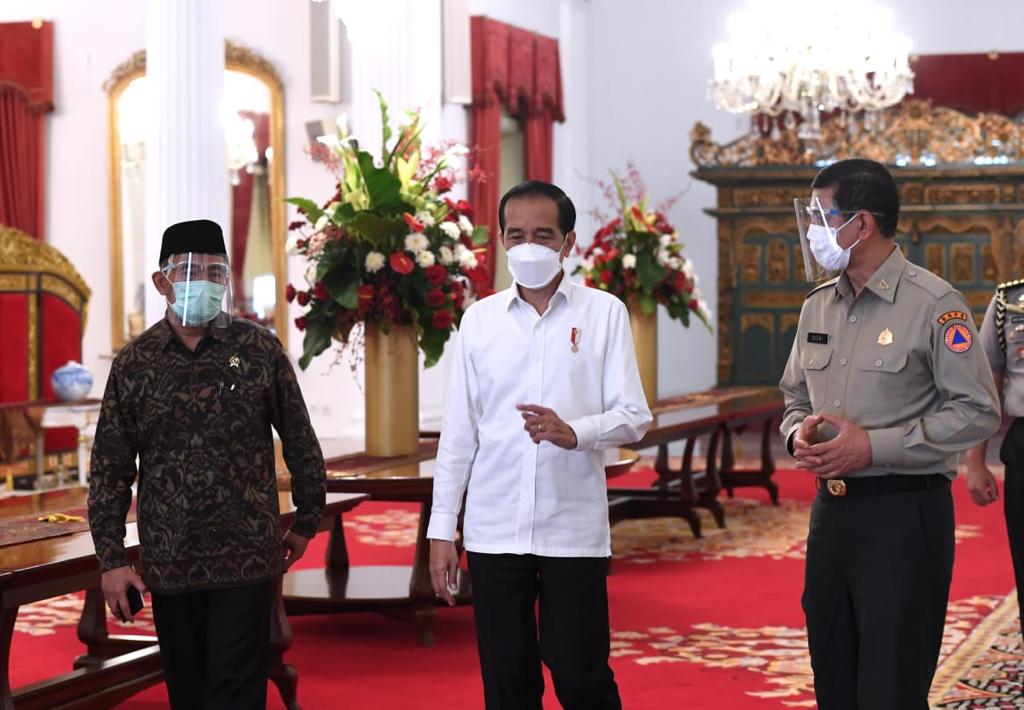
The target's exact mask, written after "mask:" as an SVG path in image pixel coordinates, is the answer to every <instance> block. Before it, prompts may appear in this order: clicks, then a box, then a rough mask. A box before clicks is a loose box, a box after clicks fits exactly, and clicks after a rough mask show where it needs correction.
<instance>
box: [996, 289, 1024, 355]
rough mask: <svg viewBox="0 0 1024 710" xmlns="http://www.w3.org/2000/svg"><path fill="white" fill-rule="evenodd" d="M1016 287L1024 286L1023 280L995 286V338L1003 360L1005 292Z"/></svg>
mask: <svg viewBox="0 0 1024 710" xmlns="http://www.w3.org/2000/svg"><path fill="white" fill-rule="evenodd" d="M1016 286H1024V279H1016V280H1014V281H1007V282H1005V283H1001V284H999V285H998V286H996V312H995V320H996V326H995V327H996V338H997V340H998V341H999V349H1000V350H1001V351H1002V353H1003V357H1004V358H1005V357H1006V329H1005V326H1006V291H1007V289H1011V288H1014V287H1016Z"/></svg>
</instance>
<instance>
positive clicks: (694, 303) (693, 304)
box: [686, 298, 697, 311]
mask: <svg viewBox="0 0 1024 710" xmlns="http://www.w3.org/2000/svg"><path fill="white" fill-rule="evenodd" d="M686 305H687V306H689V308H690V310H691V311H695V310H697V299H696V298H691V299H690V302H689V303H687V304H686Z"/></svg>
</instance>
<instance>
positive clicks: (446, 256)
mask: <svg viewBox="0 0 1024 710" xmlns="http://www.w3.org/2000/svg"><path fill="white" fill-rule="evenodd" d="M440 251H441V263H442V264H444V265H445V266H449V265H451V263H452V262H454V261H455V255H454V254H453V253H452V250H451V249H449V248H448V247H444V246H443V247H441V249H440Z"/></svg>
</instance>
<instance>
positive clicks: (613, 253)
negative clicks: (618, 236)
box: [604, 247, 622, 261]
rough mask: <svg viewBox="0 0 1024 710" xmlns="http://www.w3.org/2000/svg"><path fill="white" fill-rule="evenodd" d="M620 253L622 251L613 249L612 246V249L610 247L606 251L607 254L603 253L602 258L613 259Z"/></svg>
mask: <svg viewBox="0 0 1024 710" xmlns="http://www.w3.org/2000/svg"><path fill="white" fill-rule="evenodd" d="M621 253H622V252H620V251H619V250H618V249H615V248H614V247H613V248H612V249H610V250H609V251H608V253H607V254H605V257H604V260H605V261H611V260H612V259H614V258H616V257H618V256H619V254H621Z"/></svg>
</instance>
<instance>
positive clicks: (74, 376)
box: [50, 360, 92, 402]
mask: <svg viewBox="0 0 1024 710" xmlns="http://www.w3.org/2000/svg"><path fill="white" fill-rule="evenodd" d="M50 383H51V384H52V385H53V391H54V392H56V393H57V396H58V397H60V398H61V399H62V400H64V401H65V402H73V401H75V400H79V399H85V398H86V397H87V396H89V391H90V390H91V389H92V373H91V372H89V368H87V367H85V366H84V365H82V364H81V363H77V362H75V361H74V360H72V361H71V362H69V363H68V364H66V365H64V366H63V367H58V368H57V369H56V370H54V371H53V376H52V377H51V378H50Z"/></svg>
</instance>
